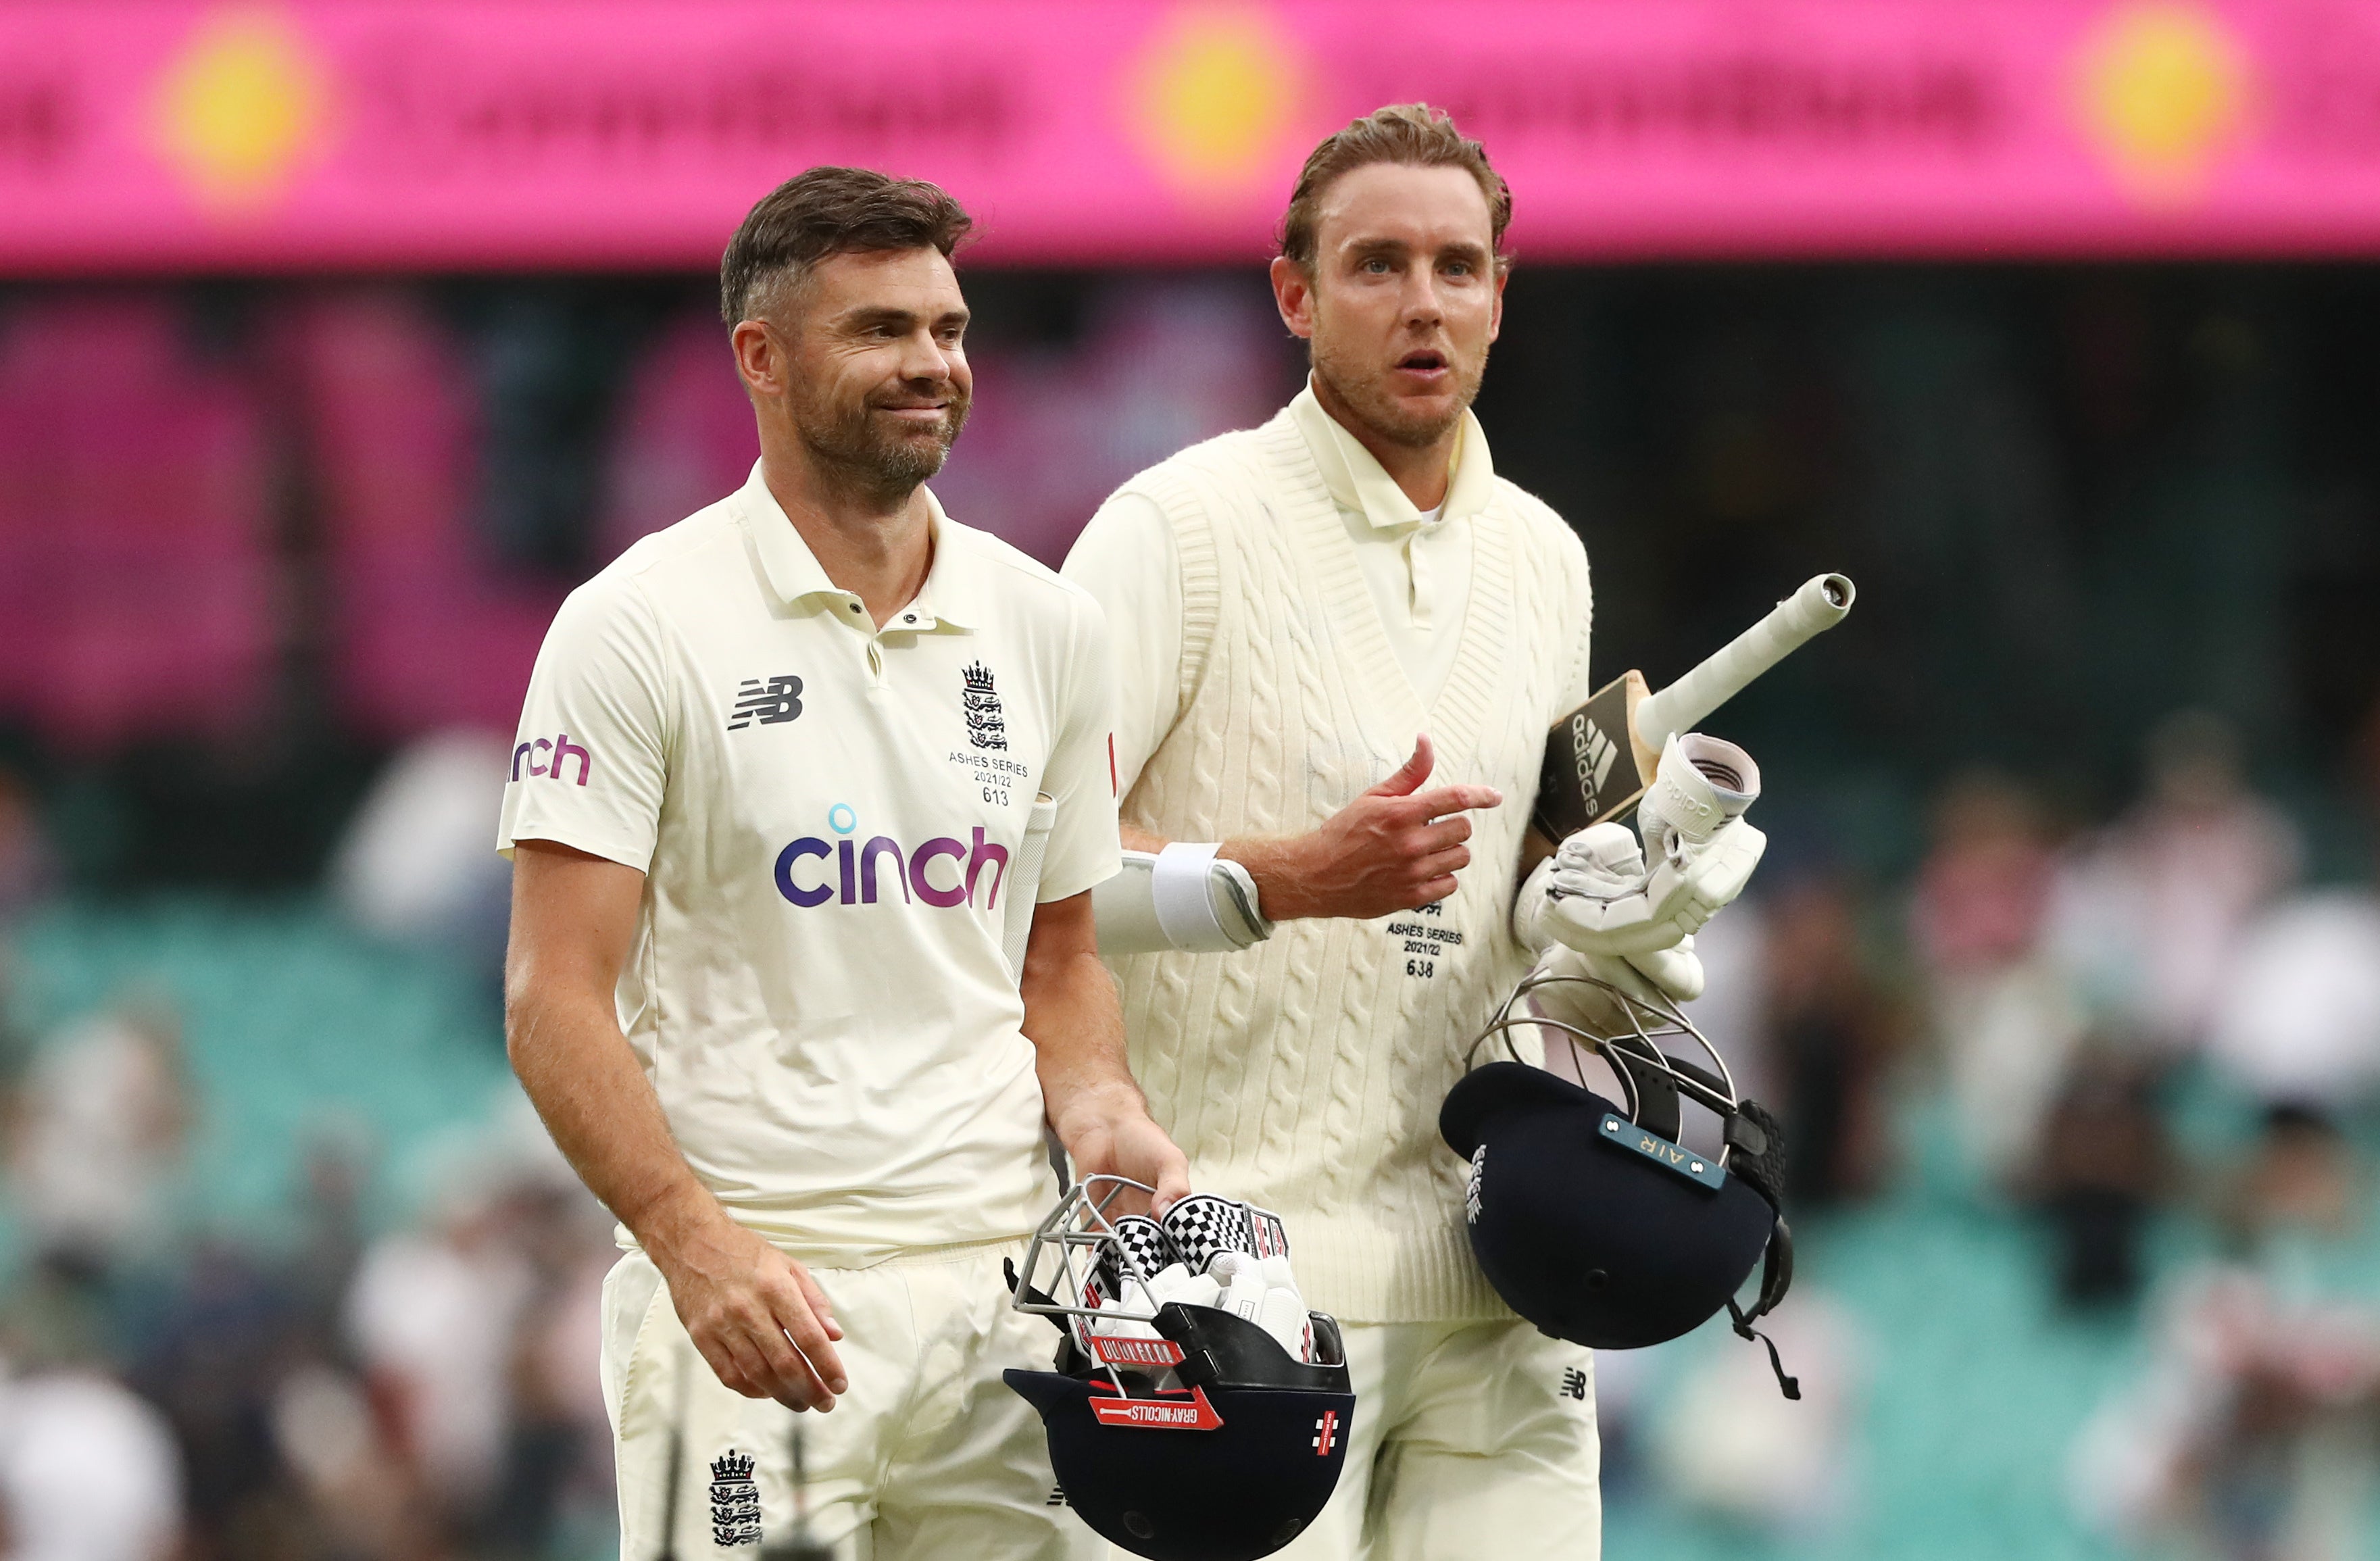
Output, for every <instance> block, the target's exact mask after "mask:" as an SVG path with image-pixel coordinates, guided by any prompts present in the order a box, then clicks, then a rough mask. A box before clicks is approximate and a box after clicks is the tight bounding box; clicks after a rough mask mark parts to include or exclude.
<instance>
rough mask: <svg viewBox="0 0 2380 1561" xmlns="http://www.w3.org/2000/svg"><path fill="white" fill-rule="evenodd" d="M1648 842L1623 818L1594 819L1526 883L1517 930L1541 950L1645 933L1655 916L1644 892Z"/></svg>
mask: <svg viewBox="0 0 2380 1561" xmlns="http://www.w3.org/2000/svg"><path fill="white" fill-rule="evenodd" d="M1646 879H1647V875H1646V874H1645V852H1644V848H1643V847H1641V846H1639V845H1638V844H1637V843H1636V837H1635V836H1634V835H1633V834H1631V833H1629V831H1628V828H1627V826H1626V825H1623V824H1590V825H1588V826H1587V827H1586V828H1585V829H1581V830H1579V831H1578V832H1577V833H1576V834H1573V835H1572V836H1570V837H1568V838H1567V839H1565V840H1564V841H1562V842H1561V844H1560V845H1559V846H1557V847H1556V848H1555V849H1554V853H1553V854H1552V855H1551V856H1549V857H1548V858H1546V860H1544V861H1543V862H1540V863H1538V864H1537V865H1536V871H1534V872H1532V873H1531V874H1530V875H1529V878H1528V882H1526V883H1525V884H1524V885H1522V886H1521V895H1520V899H1519V900H1518V901H1516V902H1514V904H1513V907H1512V931H1513V935H1514V936H1515V937H1517V938H1519V939H1520V940H1521V943H1522V945H1523V946H1524V947H1525V948H1527V949H1528V950H1531V951H1532V952H1542V951H1543V950H1545V949H1547V948H1548V946H1550V945H1552V944H1555V943H1565V944H1568V945H1570V946H1571V947H1573V948H1578V947H1581V946H1582V940H1585V942H1593V943H1596V944H1597V946H1598V947H1603V946H1606V945H1610V946H1613V948H1612V951H1614V952H1616V951H1618V950H1617V947H1616V946H1617V945H1618V944H1620V943H1621V942H1622V941H1624V940H1626V939H1628V938H1641V937H1643V936H1645V933H1646V930H1647V929H1648V928H1649V927H1650V926H1651V925H1652V920H1653V905H1652V902H1651V901H1650V900H1648V899H1647V898H1645V886H1646Z"/></svg>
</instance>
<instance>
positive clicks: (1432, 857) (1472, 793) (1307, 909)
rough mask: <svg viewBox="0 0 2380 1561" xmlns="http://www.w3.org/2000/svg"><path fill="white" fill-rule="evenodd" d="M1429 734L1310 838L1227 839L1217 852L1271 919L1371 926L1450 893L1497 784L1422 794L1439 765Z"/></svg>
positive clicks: (1495, 798)
mask: <svg viewBox="0 0 2380 1561" xmlns="http://www.w3.org/2000/svg"><path fill="white" fill-rule="evenodd" d="M1437 762H1438V761H1437V756H1436V755H1435V754H1434V753H1433V752H1432V751H1431V749H1430V744H1429V739H1428V738H1427V736H1425V737H1422V738H1421V739H1419V740H1418V741H1416V742H1415V744H1414V751H1413V757H1411V758H1409V759H1407V760H1406V761H1405V762H1404V764H1403V766H1402V767H1400V768H1398V770H1397V772H1396V773H1395V774H1393V775H1391V776H1390V777H1389V778H1388V779H1387V780H1383V781H1381V782H1380V783H1379V784H1378V785H1377V786H1375V787H1373V788H1372V789H1371V790H1370V791H1368V792H1366V793H1364V794H1363V795H1362V796H1360V797H1357V798H1356V799H1355V800H1354V802H1351V803H1349V804H1348V805H1346V806H1345V807H1342V808H1341V809H1340V810H1339V811H1338V812H1336V813H1334V814H1332V815H1331V816H1330V817H1329V818H1328V819H1326V820H1325V821H1324V822H1323V825H1322V827H1321V828H1320V829H1317V830H1315V831H1314V832H1313V833H1311V834H1305V835H1293V836H1291V837H1290V838H1288V839H1286V840H1250V841H1226V842H1224V845H1223V849H1222V854H1223V855H1224V856H1227V857H1229V858H1231V859H1232V860H1233V861H1234V862H1237V863H1240V864H1241V865H1244V866H1245V867H1246V868H1247V869H1248V871H1249V873H1250V874H1251V875H1252V876H1253V877H1255V878H1256V880H1257V900H1258V902H1259V903H1260V906H1261V908H1262V910H1263V912H1264V914H1266V915H1267V916H1269V917H1270V918H1271V919H1272V920H1274V921H1277V922H1278V921H1288V920H1291V919H1292V918H1294V917H1298V916H1347V917H1351V918H1354V919H1355V920H1358V921H1368V920H1370V919H1371V918H1372V917H1374V916H1385V915H1388V914H1390V913H1391V912H1395V911H1411V910H1415V909H1418V908H1419V907H1421V906H1424V905H1428V904H1433V903H1435V902H1438V901H1440V900H1443V899H1445V898H1446V897H1447V896H1448V895H1450V894H1452V893H1453V892H1454V875H1455V874H1456V873H1457V872H1459V871H1461V870H1462V869H1463V868H1464V867H1466V866H1468V865H1470V864H1471V848H1470V847H1468V846H1466V845H1464V844H1463V841H1467V840H1469V839H1470V838H1471V820H1470V819H1468V818H1465V817H1461V815H1463V813H1465V812H1468V811H1469V810H1471V809H1473V808H1481V807H1495V806H1497V805H1500V803H1502V802H1503V800H1504V795H1503V793H1500V792H1499V791H1497V790H1496V788H1494V787H1493V786H1441V787H1439V788H1438V789H1437V790H1435V791H1429V792H1425V791H1422V790H1421V789H1420V787H1421V784H1422V782H1423V781H1425V780H1428V779H1429V772H1430V770H1431V769H1432V768H1435V767H1436V765H1437Z"/></svg>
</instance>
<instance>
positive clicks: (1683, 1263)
mask: <svg viewBox="0 0 2380 1561" xmlns="http://www.w3.org/2000/svg"><path fill="white" fill-rule="evenodd" d="M1562 982H1575V983H1582V984H1585V985H1586V986H1594V987H1599V988H1601V990H1602V994H1603V996H1604V997H1605V998H1607V999H1608V1000H1607V1001H1606V1002H1605V1003H1603V1004H1599V1005H1596V1006H1597V1008H1599V1009H1602V1010H1608V1011H1609V1013H1610V1015H1611V1016H1612V1017H1611V1019H1610V1021H1609V1023H1597V1024H1595V1025H1592V1026H1590V1025H1585V1024H1581V1023H1567V1022H1565V1021H1562V1020H1559V1019H1553V1018H1548V1017H1546V1016H1543V1015H1540V1014H1537V1013H1536V1012H1534V1011H1532V1010H1529V1009H1527V1008H1525V1007H1524V1006H1523V999H1524V998H1527V997H1528V996H1529V994H1530V993H1532V992H1534V991H1536V990H1539V989H1541V988H1543V987H1545V986H1549V985H1552V984H1555V983H1562ZM1532 1024H1534V1025H1542V1026H1544V1027H1545V1028H1546V1029H1548V1030H1552V1031H1559V1032H1560V1033H1562V1034H1565V1035H1569V1036H1571V1037H1572V1039H1573V1041H1576V1042H1578V1043H1580V1044H1581V1045H1582V1046H1583V1047H1590V1048H1592V1049H1593V1050H1595V1051H1596V1052H1597V1053H1599V1054H1601V1056H1602V1057H1603V1059H1605V1060H1606V1061H1608V1062H1609V1064H1610V1065H1611V1071H1612V1073H1613V1074H1614V1076H1615V1077H1617V1079H1618V1080H1619V1083H1620V1087H1621V1093H1622V1094H1623V1095H1625V1096H1626V1097H1627V1098H1626V1104H1625V1106H1624V1107H1622V1106H1621V1105H1617V1104H1614V1103H1613V1102H1612V1101H1609V1100H1608V1099H1606V1098H1604V1097H1603V1096H1602V1095H1597V1094H1596V1093H1595V1092H1594V1091H1593V1090H1590V1089H1588V1088H1586V1087H1585V1083H1584V1080H1583V1078H1582V1079H1580V1080H1573V1079H1568V1078H1564V1077H1562V1076H1561V1075H1560V1074H1558V1073H1555V1072H1551V1071H1548V1070H1547V1069H1544V1068H1539V1067H1535V1066H1532V1065H1531V1064H1529V1063H1527V1062H1525V1061H1524V1060H1522V1059H1521V1056H1520V1051H1519V1048H1518V1047H1517V1046H1516V1045H1515V1043H1514V1040H1513V1035H1512V1032H1513V1031H1514V1030H1516V1029H1518V1028H1520V1027H1521V1026H1523V1025H1532ZM1680 1042H1684V1043H1685V1046H1684V1047H1681V1048H1680V1049H1688V1048H1692V1049H1698V1050H1700V1051H1701V1052H1702V1053H1703V1055H1704V1056H1705V1057H1706V1058H1707V1059H1708V1062H1709V1066H1708V1067H1705V1066H1704V1065H1703V1064H1702V1063H1701V1062H1698V1061H1695V1060H1693V1059H1689V1058H1685V1057H1678V1056H1673V1055H1671V1054H1670V1051H1669V1050H1667V1049H1665V1043H1667V1044H1668V1045H1670V1046H1676V1045H1677V1044H1678V1043H1680ZM1491 1046H1492V1047H1498V1048H1500V1049H1501V1050H1502V1051H1503V1052H1504V1053H1505V1054H1506V1055H1505V1057H1504V1058H1503V1059H1500V1060H1492V1061H1488V1062H1486V1063H1484V1064H1482V1063H1481V1062H1480V1061H1479V1058H1480V1054H1481V1053H1482V1052H1483V1051H1484V1050H1487V1049H1488V1048H1489V1047H1491ZM1469 1060H1470V1062H1471V1064H1472V1066H1471V1067H1470V1069H1469V1071H1467V1072H1466V1073H1465V1074H1464V1076H1463V1079H1462V1080H1461V1082H1459V1083H1456V1085H1455V1086H1454V1088H1453V1090H1452V1091H1451V1092H1450V1093H1449V1094H1448V1095H1447V1097H1446V1104H1445V1107H1443V1108H1442V1109H1441V1110H1440V1111H1439V1134H1440V1135H1441V1136H1442V1137H1443V1138H1444V1139H1445V1140H1446V1142H1447V1144H1448V1146H1449V1147H1451V1148H1452V1149H1453V1150H1454V1152H1455V1153H1456V1154H1458V1155H1461V1156H1463V1158H1465V1159H1467V1160H1469V1161H1470V1162H1471V1170H1470V1177H1469V1180H1468V1183H1467V1185H1466V1188H1465V1195H1464V1215H1465V1218H1466V1225H1467V1228H1468V1230H1469V1233H1470V1238H1471V1250H1472V1252H1473V1253H1474V1254H1475V1256H1476V1257H1477V1258H1478V1260H1479V1266H1480V1269H1481V1271H1482V1272H1483V1273H1485V1274H1486V1275H1487V1277H1488V1283H1489V1284H1491V1285H1493V1286H1494V1287H1495V1288H1496V1293H1497V1294H1499V1295H1500V1296H1502V1297H1503V1298H1504V1301H1505V1303H1506V1304H1507V1305H1509V1306H1511V1307H1512V1310H1513V1311H1515V1312H1517V1313H1520V1314H1521V1315H1522V1316H1523V1317H1524V1318H1526V1319H1528V1320H1529V1321H1530V1322H1532V1323H1535V1324H1536V1325H1537V1327H1538V1328H1539V1329H1541V1330H1542V1331H1544V1332H1546V1333H1548V1334H1550V1335H1552V1336H1553V1337H1557V1338H1563V1339H1568V1340H1570V1341H1572V1342H1573V1343H1576V1344H1584V1345H1587V1346H1590V1347H1592V1348H1594V1349H1639V1348H1642V1347H1643V1346H1645V1345H1650V1344H1659V1343H1661V1342H1663V1341H1664V1340H1667V1339H1672V1338H1676V1337H1679V1336H1680V1335H1682V1334H1684V1333H1687V1332H1690V1331H1691V1330H1693V1329H1694V1328H1696V1327H1699V1326H1701V1325H1703V1324H1704V1323H1705V1322H1706V1321H1707V1320H1709V1319H1710V1318H1711V1317H1712V1316H1714V1315H1715V1314H1717V1313H1718V1311H1719V1310H1720V1308H1722V1307H1724V1308H1726V1309H1727V1311H1728V1313H1730V1317H1731V1318H1732V1319H1733V1323H1734V1326H1735V1331H1736V1332H1737V1333H1738V1334H1740V1335H1742V1336H1743V1337H1745V1338H1748V1339H1749V1338H1761V1339H1762V1340H1763V1342H1766V1338H1765V1336H1762V1335H1760V1334H1757V1333H1756V1332H1755V1330H1754V1328H1753V1326H1752V1324H1753V1323H1754V1321H1755V1320H1756V1319H1758V1318H1759V1317H1761V1316H1762V1315H1764V1314H1766V1313H1768V1312H1769V1311H1771V1310H1772V1309H1773V1308H1775V1306H1776V1305H1777V1303H1778V1302H1779V1301H1782V1300H1783V1299H1784V1297H1785V1291H1786V1289H1787V1287H1788V1286H1790V1285H1791V1283H1792V1278H1793V1239H1792V1232H1791V1229H1790V1228H1788V1227H1787V1225H1786V1223H1785V1220H1784V1217H1783V1215H1782V1213H1781V1210H1780V1200H1781V1193H1782V1191H1783V1185H1784V1171H1785V1148H1784V1137H1783V1134H1782V1133H1781V1132H1780V1131H1779V1128H1778V1125H1777V1121H1776V1119H1775V1118H1773V1117H1771V1116H1770V1115H1769V1114H1768V1112H1767V1110H1765V1109H1764V1108H1763V1107H1761V1106H1760V1105H1759V1104H1758V1103H1757V1102H1756V1101H1753V1100H1750V1099H1748V1098H1745V1097H1744V1096H1743V1095H1740V1094H1739V1093H1738V1092H1737V1090H1736V1088H1735V1083H1734V1079H1733V1076H1732V1075H1731V1074H1730V1072H1729V1071H1728V1067H1727V1062H1726V1059H1723V1058H1722V1057H1720V1056H1719V1054H1718V1048H1716V1047H1713V1046H1712V1045H1711V1044H1710V1042H1709V1041H1708V1040H1707V1039H1706V1038H1705V1036H1704V1035H1703V1034H1702V1032H1701V1031H1700V1030H1698V1029H1696V1028H1695V1027H1694V1023H1693V1022H1692V1021H1691V1020H1689V1019H1687V1018H1686V1016H1685V1014H1684V1013H1683V1011H1682V1010H1680V1009H1679V1008H1678V1006H1677V1005H1676V1004H1674V1003H1671V1002H1670V1001H1669V1000H1668V999H1667V998H1663V997H1661V996H1660V995H1659V993H1658V989H1654V988H1650V987H1647V988H1646V989H1645V991H1644V992H1642V993H1637V992H1630V991H1623V990H1621V988H1620V987H1618V986H1613V985H1611V984H1610V983H1609V982H1606V981H1603V980H1600V979H1598V978H1597V977H1594V976H1588V975H1569V974H1542V973H1541V974H1533V975H1531V976H1530V977H1529V978H1528V979H1527V980H1525V981H1524V982H1522V983H1521V985H1520V986H1518V987H1517V988H1515V989H1514V991H1513V993H1512V996H1511V997H1509V998H1506V999H1505V1000H1504V1003H1503V1005H1502V1006H1501V1007H1500V1008H1499V1009H1498V1010H1496V1014H1495V1017H1494V1018H1493V1019H1492V1020H1490V1021H1489V1023H1488V1027H1487V1029H1486V1030H1485V1031H1483V1032H1482V1033H1481V1035H1480V1036H1479V1037H1478V1039H1477V1040H1476V1041H1475V1042H1474V1043H1473V1044H1472V1048H1471V1056H1470V1059H1469ZM1682 1100H1685V1101H1691V1102H1693V1103H1694V1105H1695V1106H1697V1107H1701V1108H1702V1109H1704V1110H1706V1111H1707V1112H1709V1113H1710V1114H1711V1115H1713V1116H1715V1117H1716V1118H1717V1119H1718V1128H1719V1146H1718V1149H1717V1151H1716V1152H1714V1153H1704V1152H1700V1151H1696V1150H1694V1149H1690V1148H1687V1147H1686V1146H1685V1145H1684V1144H1682V1142H1681V1138H1682V1134H1681V1131H1680V1128H1681V1110H1680V1104H1681V1101H1682ZM1764 1260H1765V1263H1766V1267H1765V1269H1764V1271H1763V1274H1762V1277H1761V1285H1760V1294H1759V1299H1758V1300H1757V1301H1755V1302H1754V1303H1753V1305H1752V1306H1751V1307H1750V1308H1749V1309H1748V1310H1747V1309H1745V1308H1743V1307H1740V1306H1739V1305H1738V1304H1737V1302H1736V1301H1735V1293H1736V1291H1737V1290H1738V1289H1740V1288H1742V1286H1743V1282H1744V1280H1745V1279H1746V1278H1747V1277H1750V1276H1751V1273H1752V1271H1753V1268H1754V1267H1755V1265H1761V1264H1762V1263H1763V1262H1764ZM1769 1360H1770V1364H1771V1365H1772V1366H1774V1367H1775V1368H1776V1371H1777V1380H1778V1384H1779V1386H1780V1387H1782V1388H1783V1389H1784V1391H1785V1396H1786V1397H1787V1398H1800V1397H1801V1389H1800V1386H1799V1385H1798V1384H1796V1383H1795V1382H1794V1380H1793V1379H1792V1378H1791V1377H1789V1376H1787V1375H1786V1374H1785V1371H1784V1368H1783V1366H1782V1365H1781V1364H1780V1363H1779V1361H1777V1351H1776V1346H1775V1345H1774V1344H1770V1345H1769Z"/></svg>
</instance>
